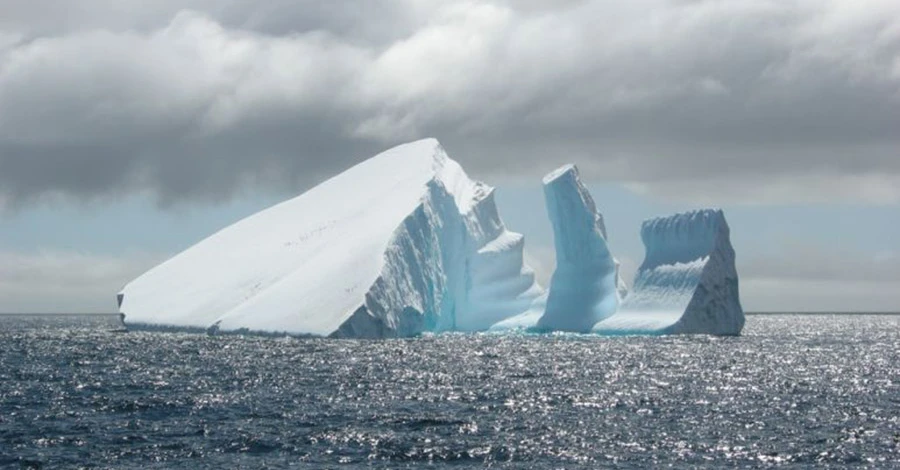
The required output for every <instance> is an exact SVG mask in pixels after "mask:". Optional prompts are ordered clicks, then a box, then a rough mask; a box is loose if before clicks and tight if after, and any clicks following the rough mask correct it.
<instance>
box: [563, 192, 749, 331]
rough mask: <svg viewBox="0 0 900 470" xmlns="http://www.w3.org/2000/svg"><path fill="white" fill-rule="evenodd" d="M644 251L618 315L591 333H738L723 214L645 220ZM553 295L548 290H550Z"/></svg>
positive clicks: (711, 212)
mask: <svg viewBox="0 0 900 470" xmlns="http://www.w3.org/2000/svg"><path fill="white" fill-rule="evenodd" d="M641 239H642V240H643V242H644V247H645V250H646V254H645V258H644V262H643V264H641V266H640V268H639V269H638V272H637V274H636V275H635V280H634V283H633V285H632V289H631V292H630V294H629V295H628V297H627V298H626V299H625V301H624V302H623V303H622V305H621V306H620V308H619V311H618V312H617V313H616V314H615V315H613V316H611V317H609V318H607V319H605V320H603V321H601V322H599V323H597V325H595V326H594V328H593V331H594V332H596V333H600V334H605V335H620V334H693V333H705V334H713V335H739V334H740V332H741V330H742V329H743V327H744V312H743V309H742V308H741V304H740V298H739V293H738V276H737V270H736V269H735V256H734V249H733V248H732V246H731V241H730V232H729V228H728V223H727V222H726V221H725V215H724V213H723V212H722V211H721V210H713V209H705V210H698V211H693V212H686V213H682V214H676V215H672V216H669V217H661V218H656V219H651V220H648V221H645V222H644V224H643V225H642V227H641ZM551 295H552V291H551Z"/></svg>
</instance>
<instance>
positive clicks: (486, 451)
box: [0, 314, 900, 469]
mask: <svg viewBox="0 0 900 470" xmlns="http://www.w3.org/2000/svg"><path fill="white" fill-rule="evenodd" d="M118 327H119V320H118V317H117V316H109V315H93V316H91V315H71V316H0V341H2V347H0V467H2V468H54V469H55V468H166V469H169V468H186V469H195V468H215V469H219V468H253V469H256V468H335V467H342V468H355V467H360V468H409V467H423V466H428V467H429V468H445V467H448V468H449V467H453V468H466V467H485V466H490V467H495V468H606V467H612V468H651V467H673V468H697V467H709V468H721V467H741V468H769V467H772V466H786V467H791V468H829V467H833V468H838V467H846V466H857V467H868V468H897V467H900V316H895V315H837V314H827V315H825V314H823V315H792V314H783V315H752V316H748V318H747V326H746V328H745V329H744V334H743V335H742V336H741V337H734V338H718V337H708V336H683V337H621V338H603V337H596V336H582V335H566V334H554V335H504V336H498V335H488V334H474V335H464V334H446V335H434V336H423V337H420V338H414V339H404V340H384V341H350V340H325V339H296V338H261V337H243V336H206V335H199V334H173V333H152V332H128V333H123V332H121V331H120V330H119V328H118Z"/></svg>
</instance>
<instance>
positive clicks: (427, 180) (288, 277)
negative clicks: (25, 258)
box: [119, 139, 542, 338]
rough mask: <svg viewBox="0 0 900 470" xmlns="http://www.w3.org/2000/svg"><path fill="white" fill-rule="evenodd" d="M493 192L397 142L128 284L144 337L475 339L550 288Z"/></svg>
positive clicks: (427, 151) (432, 153) (424, 148)
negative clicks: (187, 333)
mask: <svg viewBox="0 0 900 470" xmlns="http://www.w3.org/2000/svg"><path fill="white" fill-rule="evenodd" d="M523 249H524V240H523V237H522V236H521V235H519V234H516V233H513V232H509V231H507V230H506V228H505V227H504V225H503V222H502V221H501V219H500V217H499V214H498V213H497V208H496V206H495V204H494V198H493V188H491V187H489V186H487V185H485V184H482V183H480V182H476V181H473V180H471V179H469V178H468V176H466V174H465V172H464V171H463V169H462V167H460V166H459V164H457V163H456V162H455V161H453V160H452V159H450V158H449V157H448V156H447V155H446V153H445V152H444V150H443V149H442V148H441V146H440V144H438V142H437V141H436V140H434V139H426V140H421V141H417V142H413V143H409V144H405V145H401V146H398V147H395V148H393V149H391V150H388V151H386V152H383V153H381V154H379V155H377V156H375V157H373V158H371V159H369V160H366V161H364V162H362V163H360V164H358V165H356V166H354V167H352V168H350V169H348V170H347V171H345V172H343V173H341V174H339V175H337V176H335V177H333V178H331V179H329V180H327V181H325V182H323V183H322V184H320V185H318V186H316V187H314V188H313V189H311V190H309V191H307V192H306V193H304V194H302V195H300V196H298V197H296V198H293V199H290V200H288V201H285V202H282V203H280V204H277V205H275V206H273V207H270V208H268V209H266V210H263V211H261V212H258V213H256V214H254V215H251V216H250V217H247V218H245V219H243V220H241V221H239V222H237V223H235V224H233V225H231V226H229V227H227V228H225V229H223V230H221V231H219V232H218V233H215V234H214V235H212V236H210V237H209V238H207V239H205V240H203V241H201V242H199V243H197V244H196V245H194V246H192V247H191V248H188V249H187V250H185V251H184V252H182V253H180V254H178V255H176V256H175V257H173V258H172V259H170V260H168V261H166V262H164V263H162V264H160V265H159V266H157V267H155V268H153V269H151V270H150V271H148V272H146V273H145V274H143V275H142V276H140V277H138V278H137V279H135V280H133V281H132V282H130V283H128V284H127V285H126V286H125V287H124V288H123V289H122V291H121V292H120V294H119V301H120V312H122V313H123V314H124V315H125V323H126V325H127V326H129V327H132V328H171V329H184V330H209V329H213V330H217V331H223V332H257V333H287V334H292V335H315V336H333V337H369V338H383V337H395V336H410V335H415V334H418V333H421V332H424V331H477V330H484V329H487V328H488V327H489V326H490V325H492V324H494V323H496V322H497V321H499V320H502V319H504V318H507V317H510V316H514V315H516V314H519V313H521V312H525V311H527V310H528V309H529V308H530V307H531V305H532V303H533V302H534V300H535V298H537V297H538V296H539V295H541V293H542V290H541V288H540V287H539V286H538V285H537V284H536V283H535V280H534V274H533V271H532V270H531V269H530V268H529V267H528V266H527V265H526V264H525V263H524V261H523Z"/></svg>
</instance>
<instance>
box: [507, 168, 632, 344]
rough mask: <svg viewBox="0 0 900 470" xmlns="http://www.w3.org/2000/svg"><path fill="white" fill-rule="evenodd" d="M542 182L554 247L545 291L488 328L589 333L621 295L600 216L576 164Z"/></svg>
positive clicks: (613, 311)
mask: <svg viewBox="0 0 900 470" xmlns="http://www.w3.org/2000/svg"><path fill="white" fill-rule="evenodd" d="M543 183H544V197H545V202H546V206H547V213H548V216H549V218H550V223H551V225H552V227H553V240H554V247H555V249H556V270H555V271H554V272H553V277H552V279H551V281H550V290H549V291H548V294H547V295H545V296H543V297H542V298H541V299H539V300H538V301H536V302H535V304H534V305H533V306H532V308H531V309H530V310H529V311H527V312H525V313H523V314H522V315H519V316H516V317H513V318H509V319H507V320H504V321H502V322H498V323H497V324H495V325H494V326H493V327H492V330H495V331H496V330H504V329H513V328H534V329H537V330H541V331H569V332H581V333H585V332H589V331H591V328H592V327H593V326H594V325H595V324H596V323H597V322H599V321H601V320H603V319H604V318H607V317H609V316H610V315H612V314H614V313H615V311H616V307H617V305H618V303H619V300H620V298H621V297H623V296H624V295H625V292H626V290H625V287H624V285H625V284H624V282H622V280H621V278H620V277H619V263H618V261H616V260H615V259H614V258H613V257H612V255H611V254H610V252H609V247H608V246H607V243H606V240H607V235H606V226H605V225H604V223H603V217H602V216H601V215H600V213H599V212H598V211H597V206H596V204H595V203H594V200H593V198H592V197H591V195H590V193H588V191H587V188H585V187H584V184H582V182H581V178H580V177H579V173H578V168H577V167H576V166H575V165H565V166H562V167H560V168H558V169H556V170H554V171H552V172H550V173H549V174H548V175H547V176H545V177H544V180H543Z"/></svg>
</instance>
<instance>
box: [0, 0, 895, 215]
mask: <svg viewBox="0 0 900 470" xmlns="http://www.w3.org/2000/svg"><path fill="white" fill-rule="evenodd" d="M76 5H77V7H76ZM373 5H374V2H371V3H370V2H365V3H362V4H361V3H360V2H348V1H336V2H299V3H298V2H287V1H277V2H265V3H259V2H248V1H237V0H231V1H201V0H195V1H191V2H174V1H160V2H152V3H150V2H134V1H126V2H122V1H116V2H112V1H111V0H108V1H99V0H94V1H85V2H78V3H77V4H75V3H71V2H48V1H46V0H45V1H35V2H16V3H13V4H12V5H11V6H10V7H9V8H6V9H5V11H4V15H3V18H2V19H0V29H2V32H0V202H2V201H3V200H6V203H7V204H17V203H21V202H26V201H29V200H32V199H34V198H39V197H42V196H45V195H49V194H62V195H76V196H79V197H86V198H90V197H93V196H98V195H109V194H116V193H120V192H126V191H132V190H146V189H149V190H152V191H155V192H157V194H159V196H160V200H161V201H163V202H166V203H174V202H177V201H179V200H182V199H186V198H221V197H227V196H228V195H229V194H231V192H233V191H234V190H236V189H239V188H241V187H243V186H246V185H255V186H260V185H262V186H273V187H274V188H276V189H277V190H282V189H292V190H298V189H300V188H303V187H307V186H309V185H310V184H312V183H314V182H316V181H318V180H320V179H321V178H323V177H325V176H327V175H330V174H332V173H334V172H337V171H339V170H341V169H343V168H346V167H347V166H349V165H351V164H352V163H354V162H356V161H358V160H359V159H361V158H364V157H366V156H369V155H371V154H373V153H375V152H377V151H378V150H381V149H383V148H385V147H388V146H390V145H393V144H396V143H399V142H402V141H405V140H411V139H415V138H419V137H424V136H436V137H438V138H439V139H440V140H441V141H442V142H443V143H444V145H445V146H446V147H447V149H448V151H449V152H450V153H451V155H453V156H454V157H456V158H458V159H459V160H461V161H462V162H463V163H464V165H466V167H467V168H470V169H471V171H472V172H473V173H475V174H476V175H477V176H480V177H485V178H488V179H492V180H494V179H496V178H499V177H501V176H502V177H511V176H521V177H523V178H529V179H534V178H536V177H537V176H539V175H540V173H541V172H542V171H545V170H549V169H550V168H552V167H553V166H554V165H556V164H559V163H562V162H567V161H576V162H578V163H579V164H580V166H581V167H582V170H583V171H584V172H585V173H586V174H587V175H588V177H590V178H592V179H606V180H618V181H625V182H628V183H629V184H631V185H632V187H634V188H635V189H637V190H640V191H645V192H651V193H662V194H667V195H671V194H674V195H678V196H680V197H683V198H688V199H694V200H705V199H707V198H713V197H715V198H719V199H731V200H743V201H757V202H759V201H763V202H778V201H793V200H832V199H835V198H837V199H843V198H851V199H859V200H865V201H869V202H897V201H898V200H900V189H898V188H900V158H897V155H898V149H900V133H898V132H897V131H896V130H897V129H898V128H900V4H898V3H896V2H894V1H888V0H884V1H872V2H865V3H860V2H851V1H849V0H848V1H819V0H816V1H799V0H797V1H787V2H785V1H777V2H776V1H772V2H767V1H755V0H754V1H741V0H733V1H721V2H712V1H695V2H685V1H680V2H674V1H670V2H665V1H649V0H641V1H635V2H627V3H626V2H623V3H622V4H616V3H613V2H601V1H587V0H585V1H570V2H549V1H538V0H532V1H528V2H511V1H496V2H493V3H491V2H466V1H457V2H422V1H413V0H395V1H390V2H379V3H378V5H377V8H376V7H375V6H373Z"/></svg>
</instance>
